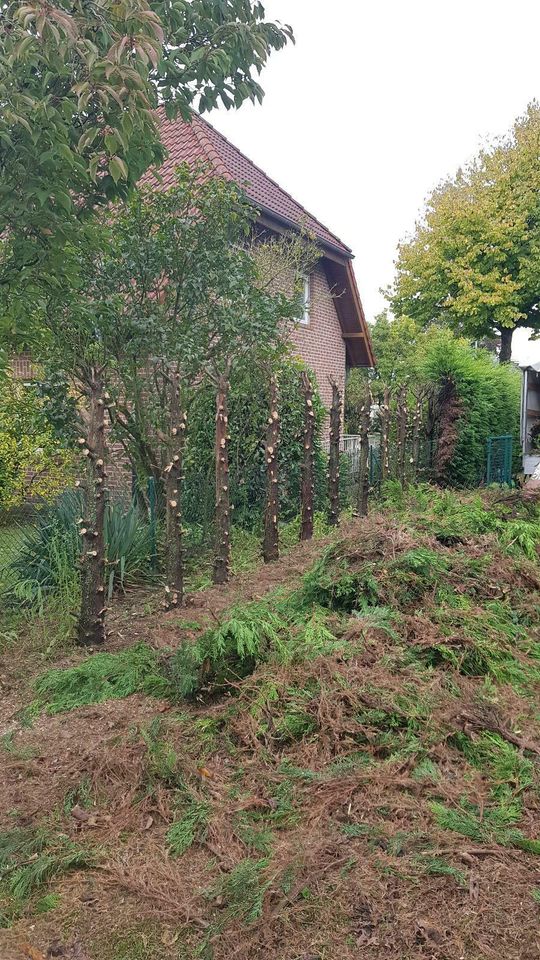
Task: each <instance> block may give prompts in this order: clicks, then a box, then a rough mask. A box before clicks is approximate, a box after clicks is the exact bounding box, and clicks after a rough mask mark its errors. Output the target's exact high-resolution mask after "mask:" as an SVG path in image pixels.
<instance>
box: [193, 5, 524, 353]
mask: <svg viewBox="0 0 540 960" xmlns="http://www.w3.org/2000/svg"><path fill="white" fill-rule="evenodd" d="M265 7H266V13H267V16H268V17H269V18H272V19H279V20H281V21H283V22H286V23H290V24H291V25H292V26H293V28H294V31H295V35H296V46H291V47H289V48H287V49H286V50H285V51H282V52H280V53H276V54H273V56H272V58H271V61H270V64H269V66H268V67H267V69H266V71H265V72H264V73H263V75H262V85H263V87H264V89H265V91H266V97H265V100H264V103H263V105H262V106H257V107H253V106H251V105H246V106H243V107H242V108H241V109H240V110H238V111H230V112H225V111H219V112H214V113H213V114H212V115H211V117H210V119H211V121H212V122H213V123H214V124H215V126H217V127H218V128H219V129H220V130H222V132H223V133H225V135H226V136H228V137H229V138H230V139H231V140H233V141H234V143H236V145H237V146H239V147H240V148H241V149H242V150H243V151H244V153H247V155H248V156H249V157H251V159H252V160H254V161H255V162H256V163H258V164H259V166H261V167H262V168H263V169H264V170H265V171H266V172H267V173H268V174H270V176H272V177H273V178H274V179H275V180H277V181H278V182H279V183H280V185H281V186H283V187H284V188H285V189H287V190H288V191H289V192H290V193H292V194H293V195H294V197H295V199H297V200H299V201H300V202H301V203H302V204H303V205H304V206H305V207H306V208H307V209H308V210H309V211H310V212H311V213H313V214H315V216H317V217H318V219H319V220H322V222H323V223H325V224H326V225H327V226H328V227H330V229H331V230H332V231H333V232H334V233H336V234H337V235H338V236H339V237H341V239H342V240H344V241H345V243H347V244H348V245H349V246H351V247H352V248H353V250H354V253H355V255H356V260H355V269H356V274H357V277H358V283H359V287H360V292H361V295H362V299H363V302H364V307H365V310H366V315H367V317H368V319H369V320H372V319H373V317H374V316H375V314H376V313H377V312H378V311H380V310H381V309H382V308H383V307H384V299H383V297H382V296H381V294H380V293H379V289H380V288H381V287H386V286H387V285H388V284H389V283H390V282H391V280H392V276H393V263H394V259H395V255H396V245H397V243H398V241H399V240H400V239H401V238H403V237H404V236H405V235H406V234H407V232H408V231H410V230H412V229H413V227H414V223H415V220H416V217H417V214H418V212H419V211H420V210H421V208H422V205H423V201H424V198H425V197H426V195H427V194H428V193H429V191H430V190H431V188H432V187H434V186H435V185H436V184H437V183H438V182H439V181H440V180H441V179H442V178H444V177H445V176H446V175H448V174H451V173H453V172H455V170H456V169H457V167H458V166H460V164H462V163H464V161H466V160H467V158H468V157H470V156H471V155H472V154H474V153H475V152H476V151H477V149H478V148H479V147H480V146H481V144H482V142H483V141H485V139H486V138H489V137H491V136H493V135H494V134H500V133H504V132H505V131H506V130H507V129H508V128H509V127H510V126H511V125H512V122H513V120H514V119H515V117H517V116H518V115H519V114H520V113H522V112H523V111H524V109H525V107H526V105H527V103H528V102H529V101H530V100H532V99H533V98H535V97H539V96H540V58H539V56H538V38H539V36H540V4H539V3H538V0H514V2H513V3H511V4H509V3H508V0H505V2H502V0H405V2H403V0H376V2H369V3H368V2H367V0H266V2H265ZM525 356H528V357H530V356H534V357H535V358H536V359H540V344H539V345H537V346H535V347H534V348H532V353H531V348H529V349H527V352H526V354H525V353H523V347H521V348H520V349H519V350H518V359H520V360H522V359H524V357H525Z"/></svg>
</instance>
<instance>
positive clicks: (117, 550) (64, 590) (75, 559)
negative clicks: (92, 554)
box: [9, 490, 155, 605]
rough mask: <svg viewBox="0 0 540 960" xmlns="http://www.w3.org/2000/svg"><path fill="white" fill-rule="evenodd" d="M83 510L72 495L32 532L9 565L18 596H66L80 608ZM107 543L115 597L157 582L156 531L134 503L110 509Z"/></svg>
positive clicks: (44, 514)
mask: <svg viewBox="0 0 540 960" xmlns="http://www.w3.org/2000/svg"><path fill="white" fill-rule="evenodd" d="M82 509H83V508H82V496H81V494H80V493H79V492H78V491H74V490H71V491H67V492H66V493H63V494H62V495H61V496H60V497H59V498H58V500H57V501H56V503H55V504H54V505H53V506H52V507H50V508H49V509H47V510H44V511H42V512H41V513H40V514H39V516H38V518H37V521H36V523H35V524H34V525H33V526H31V527H28V528H26V530H25V533H24V535H23V537H22V539H21V542H20V544H19V548H18V552H17V554H16V556H15V557H14V559H13V560H12V561H11V563H10V565H9V571H10V573H11V575H12V577H11V589H10V593H11V595H12V597H14V598H15V599H16V600H19V601H23V602H28V603H37V604H38V605H42V603H43V600H44V598H45V597H47V596H49V595H53V594H62V595H65V596H66V597H71V599H72V601H73V605H75V604H76V600H77V596H78V590H79V574H78V565H79V555H80V550H81V545H80V537H79V533H78V526H77V520H78V519H79V517H80V516H81V515H82ZM105 545H106V562H107V589H108V594H109V597H110V596H112V593H113V592H114V590H116V589H122V590H123V589H125V588H126V587H128V586H129V585H130V584H131V583H134V582H140V581H148V580H152V579H154V576H155V574H154V571H153V569H152V555H153V552H154V539H153V532H152V528H151V525H150V523H149V522H148V521H147V520H146V519H145V518H144V517H143V516H142V515H141V513H140V511H139V510H138V509H137V507H136V506H135V505H134V504H129V505H128V506H125V505H124V504H121V503H111V504H109V505H108V506H107V511H106V514H105Z"/></svg>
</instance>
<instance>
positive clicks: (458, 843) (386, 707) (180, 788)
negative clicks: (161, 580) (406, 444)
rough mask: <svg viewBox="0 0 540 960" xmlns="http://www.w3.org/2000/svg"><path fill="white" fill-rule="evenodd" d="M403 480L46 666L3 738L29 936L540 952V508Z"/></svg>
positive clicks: (42, 945)
mask: <svg viewBox="0 0 540 960" xmlns="http://www.w3.org/2000/svg"><path fill="white" fill-rule="evenodd" d="M387 493H388V495H387V500H386V502H385V503H384V505H383V508H382V509H381V510H380V512H378V513H377V514H375V513H374V514H372V515H371V516H370V517H368V518H367V519H365V520H361V521H357V522H355V523H353V524H351V525H349V526H347V527H345V528H344V529H343V530H342V532H341V534H338V538H337V539H336V540H335V541H333V542H332V543H331V545H330V546H329V547H328V546H327V547H325V548H321V549H322V553H321V555H320V556H319V557H318V559H317V560H316V562H315V563H314V564H312V566H311V567H310V568H309V569H308V570H307V572H306V573H305V574H304V575H303V577H302V578H301V579H299V580H297V581H296V582H294V583H291V582H286V583H283V585H282V587H281V588H280V589H278V590H277V591H276V590H275V589H273V590H272V591H271V592H270V593H265V590H264V584H263V582H262V581H261V583H260V590H259V591H258V598H257V599H256V600H253V599H250V600H249V601H246V602H242V600H241V598H240V599H239V598H238V596H237V597H236V599H235V602H234V603H233V604H232V605H231V608H230V609H229V610H227V611H225V613H220V615H219V617H218V618H217V619H215V618H214V620H211V619H210V620H209V619H208V618H207V619H206V620H205V621H203V620H202V618H201V619H200V626H199V627H198V626H197V618H196V608H195V610H194V611H191V610H189V611H186V614H185V621H183V620H182V617H181V614H180V612H177V619H176V621H175V623H176V626H175V627H174V631H175V642H174V643H171V644H170V647H169V648H163V646H162V645H160V646H159V648H158V647H157V646H156V647H153V646H152V642H151V640H152V632H151V625H150V624H149V631H150V632H149V640H148V642H146V643H143V644H141V643H138V644H131V645H129V644H128V645H126V647H125V648H124V649H122V650H116V651H115V652H106V653H98V654H96V655H90V656H88V657H87V658H86V659H83V660H81V659H80V655H79V657H78V662H77V663H76V664H75V665H71V666H70V665H67V666H66V665H65V664H64V665H62V668H61V669H60V668H57V669H55V670H54V671H49V672H48V673H46V674H44V675H41V676H40V677H39V678H38V680H37V682H36V683H35V685H34V692H33V693H31V694H29V696H28V698H27V703H26V704H24V703H21V707H25V706H26V712H25V713H24V714H23V717H24V720H25V722H26V726H23V725H22V724H21V725H19V726H15V727H13V728H12V729H11V731H10V733H9V735H8V737H7V738H6V737H4V740H3V744H4V746H3V754H4V765H5V769H6V776H5V777H4V782H3V784H2V786H1V788H0V789H1V791H2V797H1V801H2V802H1V809H2V810H3V811H5V813H4V815H3V822H2V831H3V836H4V840H3V841H0V854H1V850H2V849H4V850H6V854H5V856H4V860H3V861H2V863H3V866H2V867H1V868H0V869H1V871H2V872H1V875H0V885H1V888H2V895H3V898H4V903H5V906H4V913H3V917H4V921H3V922H4V926H5V928H6V929H5V930H4V931H2V932H1V933H0V938H1V937H2V936H4V938H5V943H6V952H7V951H8V949H14V946H13V945H14V944H16V943H18V942H20V940H21V938H22V937H23V935H24V936H25V937H26V939H29V938H30V940H31V942H32V943H33V944H34V945H35V947H36V948H37V949H40V950H41V951H42V952H43V954H44V955H46V951H47V948H48V946H49V945H50V943H52V942H54V939H55V938H56V939H58V930H62V931H63V932H62V936H63V938H64V941H65V944H66V945H67V946H69V944H70V943H72V942H75V941H77V942H79V943H81V944H83V945H84V950H85V952H86V954H87V955H88V957H89V958H90V960H97V958H99V960H103V958H104V960H119V958H122V960H138V958H139V957H145V958H149V960H162V958H164V957H179V958H180V957H182V958H186V960H195V958H199V957H202V958H214V960H224V958H229V957H240V958H246V960H247V958H261V960H262V958H265V960H266V958H269V957H270V958H272V957H275V958H280V960H299V958H308V957H309V958H321V960H322V958H330V957H335V956H339V957H340V958H344V960H353V958H357V957H358V956H365V957H368V958H370V960H398V958H399V960H403V958H405V957H407V958H408V957H410V958H413V957H414V958H416V957H419V958H420V957H433V958H437V960H455V958H456V957H458V956H464V957H467V958H469V957H470V958H474V960H484V958H485V960H488V958H492V957H495V956H504V957H506V958H512V960H514V958H515V960H517V958H520V960H522V958H530V960H532V958H533V957H536V956H537V950H538V934H537V931H538V919H539V914H538V911H539V909H540V907H539V900H540V882H539V879H538V878H539V876H540V874H539V870H540V794H539V786H540V778H539V771H538V764H539V762H540V721H539V692H540V635H539V616H538V611H539V606H540V572H539V566H538V545H539V543H540V520H539V513H538V507H537V506H535V504H534V503H531V502H529V501H527V500H523V499H522V498H521V496H520V495H519V494H509V495H506V496H504V495H501V494H496V493H491V492H490V493H488V494H486V495H485V497H484V498H480V496H465V495H464V496H457V495H455V494H452V493H448V492H440V491H437V490H434V489H431V488H428V487H423V488H418V489H416V490H411V491H409V492H408V493H406V494H403V493H402V492H401V491H400V490H398V489H397V488H393V487H390V488H389V490H388V492H387ZM280 562H281V561H280ZM253 576H254V578H256V577H257V576H258V574H257V573H255V574H254V575H253ZM261 576H264V571H263V572H262V574H261ZM252 587H253V584H252ZM250 596H251V597H253V596H254V591H253V589H252V592H251V594H250ZM192 613H193V616H194V617H195V621H192V620H191V617H192ZM171 622H172V621H170V620H169V624H170V623H171ZM172 629H173V628H172V627H170V629H169V634H168V635H169V636H170V635H171V631H172ZM125 633H126V640H127V638H128V636H129V631H128V630H127V629H126V631H125ZM30 701H32V703H31V708H30V709H28V703H29V702H30ZM14 831H19V833H14ZM21 831H22V832H21ZM14 837H15V840H16V841H17V843H18V842H19V840H18V838H19V837H24V838H25V843H27V844H29V845H30V846H31V845H32V843H33V842H34V841H33V839H32V838H33V837H36V838H38V840H36V844H37V846H36V854H37V857H38V859H37V861H36V860H31V865H32V864H35V863H36V862H37V863H38V865H41V864H44V869H43V870H41V868H40V869H37V868H36V869H34V867H32V870H31V877H29V878H26V876H25V875H23V876H21V874H20V871H21V870H23V871H24V870H26V869H27V868H28V864H26V863H25V861H24V858H23V857H22V853H21V854H20V855H19V854H18V853H17V851H15V852H11V851H12V849H13V838H14ZM26 838H29V839H28V840H27V839H26ZM38 841H39V842H38ZM15 846H16V844H15ZM30 846H29V849H30ZM17 849H20V850H23V847H22V846H19V847H17ZM33 849H34V848H33V847H32V850H33ZM31 857H34V853H32V852H31V853H30V855H29V858H27V859H30V858H31ZM14 877H15V880H14ZM89 890H91V892H92V893H91V897H92V899H93V902H94V903H97V904H98V909H95V908H91V909H90V908H89V907H88V905H87V902H88V901H87V900H86V899H85V897H88V896H89V894H88V891H89ZM98 915H99V916H98ZM104 918H106V919H105V920H104ZM0 942H1V940H0ZM143 950H144V952H143ZM7 955H8V956H9V953H8V954H7ZM14 956H15V954H14Z"/></svg>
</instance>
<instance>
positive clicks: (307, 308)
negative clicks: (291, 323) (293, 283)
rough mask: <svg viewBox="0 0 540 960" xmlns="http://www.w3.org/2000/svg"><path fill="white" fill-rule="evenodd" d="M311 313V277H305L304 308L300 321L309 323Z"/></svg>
mask: <svg viewBox="0 0 540 960" xmlns="http://www.w3.org/2000/svg"><path fill="white" fill-rule="evenodd" d="M310 313H311V277H309V276H308V277H304V309H303V312H302V316H301V317H300V323H304V324H307V323H309V318H310Z"/></svg>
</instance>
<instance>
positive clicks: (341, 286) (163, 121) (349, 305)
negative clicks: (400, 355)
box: [142, 109, 375, 367]
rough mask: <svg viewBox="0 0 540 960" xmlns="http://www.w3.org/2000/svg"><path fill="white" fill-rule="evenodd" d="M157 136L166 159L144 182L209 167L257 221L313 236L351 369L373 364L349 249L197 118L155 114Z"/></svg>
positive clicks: (171, 178)
mask: <svg viewBox="0 0 540 960" xmlns="http://www.w3.org/2000/svg"><path fill="white" fill-rule="evenodd" d="M158 112H159V116H160V125H161V138H162V141H163V144H164V146H165V149H166V151H167V157H166V159H165V162H164V163H163V165H162V166H161V167H160V170H159V174H160V178H161V179H160V181H158V180H157V179H156V178H155V176H154V175H153V174H152V171H148V172H147V173H146V174H145V175H144V177H143V178H142V182H143V183H148V184H155V185H156V186H160V185H161V186H165V187H169V186H172V184H173V183H174V178H175V169H176V167H177V166H179V164H181V163H188V164H196V163H205V164H210V165H211V166H212V167H213V169H214V170H215V172H216V174H217V175H218V176H222V177H226V178H227V179H228V180H232V181H234V182H235V183H237V184H238V186H240V187H241V188H242V189H243V190H244V191H245V193H246V195H247V196H248V198H249V199H250V200H251V201H252V203H253V204H254V206H255V207H256V208H257V209H258V210H259V212H260V214H261V219H263V217H264V218H266V221H264V220H263V222H267V223H268V222H269V223H270V224H272V222H273V223H277V224H280V223H281V224H282V225H284V226H289V227H297V228H300V229H304V230H307V231H309V232H311V233H313V234H314V235H315V237H316V239H317V240H318V241H319V242H320V244H321V246H322V247H323V253H324V264H325V269H326V272H327V274H328V280H329V283H330V285H331V288H332V290H334V291H335V304H336V311H337V314H338V317H339V321H340V324H341V329H342V333H343V338H344V340H345V343H346V345H347V361H348V363H349V365H350V366H352V367H365V366H373V365H374V362H375V361H374V358H373V351H372V348H371V341H370V336H369V327H368V325H367V323H366V318H365V316H364V311H363V308H362V303H361V300H360V295H359V293H358V287H357V284H356V278H355V276H354V270H353V267H352V251H351V250H350V248H349V247H347V246H346V245H345V244H344V243H343V242H342V241H341V240H340V239H339V237H336V236H335V234H333V233H331V231H330V230H328V228H327V227H325V226H324V224H322V223H320V222H319V220H317V219H316V218H315V217H314V216H312V214H310V213H308V211H307V210H305V209H304V207H303V206H302V205H301V204H299V203H297V202H296V200H294V198H293V197H291V195H290V194H289V193H287V192H286V191H285V190H282V188H281V187H280V186H279V184H277V183H276V182H275V181H274V180H272V179H271V178H270V177H268V176H267V175H266V173H264V171H263V170H261V169H260V167H258V166H257V165H256V164H255V163H253V162H252V161H251V160H249V159H248V157H246V156H245V155H244V154H243V153H242V151H241V150H239V149H238V147H235V146H234V144H232V143H231V142H230V141H229V140H227V138H226V137H224V136H223V134H221V133H219V131H218V130H216V129H215V128H214V127H213V126H212V125H211V124H210V123H208V121H207V120H204V119H203V118H202V117H200V116H199V115H198V114H194V115H193V119H192V121H191V122H190V123H186V121H185V120H182V118H181V117H178V118H177V119H175V120H167V118H166V117H165V112H164V111H163V110H161V109H160V110H159V111H158Z"/></svg>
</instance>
